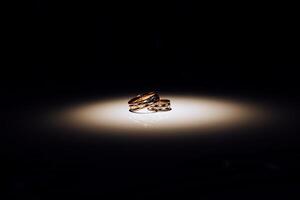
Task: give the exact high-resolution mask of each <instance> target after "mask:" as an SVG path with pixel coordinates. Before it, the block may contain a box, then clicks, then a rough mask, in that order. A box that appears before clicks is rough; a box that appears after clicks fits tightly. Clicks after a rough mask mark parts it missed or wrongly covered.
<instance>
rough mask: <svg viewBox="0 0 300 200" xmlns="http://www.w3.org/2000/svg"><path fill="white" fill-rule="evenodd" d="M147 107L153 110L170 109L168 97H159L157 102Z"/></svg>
mask: <svg viewBox="0 0 300 200" xmlns="http://www.w3.org/2000/svg"><path fill="white" fill-rule="evenodd" d="M147 109H148V110H149V111H155V112H158V111H170V110H172V108H171V103H170V100H169V99H160V100H159V101H158V102H156V103H154V104H152V105H151V106H149V107H148V108H147Z"/></svg>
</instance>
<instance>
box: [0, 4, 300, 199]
mask: <svg viewBox="0 0 300 200" xmlns="http://www.w3.org/2000/svg"><path fill="white" fill-rule="evenodd" d="M30 3H31V4H30V5H26V6H24V8H23V9H20V12H19V13H18V14H16V15H14V16H13V19H11V21H12V22H13V23H10V22H9V23H10V27H11V29H9V37H8V42H9V43H10V45H9V47H8V52H12V55H11V58H10V62H9V64H8V65H7V66H8V67H7V68H6V69H5V73H3V74H4V76H3V78H2V81H3V84H2V94H3V97H2V99H1V101H3V103H2V106H1V107H2V108H3V113H4V115H5V116H4V117H3V121H4V122H5V123H4V124H5V125H4V131H3V133H4V134H3V137H4V139H3V145H2V147H3V152H4V154H5V157H4V158H5V161H8V162H6V163H8V169H9V170H8V171H12V172H7V173H6V174H8V175H9V176H8V179H7V183H8V184H7V185H8V191H9V192H10V195H12V197H16V198H18V197H22V198H25V197H28V198H30V199H47V198H59V197H64V198H66V197H67V198H76V197H78V198H85V197H87V196H89V198H90V197H95V196H96V197H102V196H105V197H107V196H118V198H122V197H125V196H126V197H127V196H130V197H132V198H138V199H143V198H148V197H149V198H158V197H164V198H167V197H172V198H174V197H181V198H185V197H193V196H197V197H200V196H201V197H203V198H208V199H214V198H220V197H222V196H230V197H232V198H235V197H236V198H244V199H245V198H247V197H248V198H251V199H252V198H259V197H262V198H266V197H269V196H272V197H276V196H280V197H281V196H282V197H285V198H288V196H287V195H290V197H291V196H294V195H298V186H299V182H298V175H299V172H298V168H297V167H298V166H299V163H298V161H297V160H298V159H299V152H300V151H299V147H298V137H297V133H298V127H297V125H296V124H295V123H294V122H296V121H297V117H296V116H295V115H294V113H293V112H292V111H297V110H298V103H297V102H298V99H299V96H298V93H299V88H298V73H297V68H298V67H299V64H298V63H299V61H298V58H299V31H298V18H299V13H298V12H297V10H296V7H295V6H294V5H282V4H278V5H276V4H275V3H272V4H262V3H257V4H254V3H249V4H239V3H229V2H223V3H217V2H211V3H199V2H198V3H196V2H192V1H172V2H163V1H147V2H143V1H142V2H127V1H124V2H117V1H103V2H102V1H98V2H93V1H69V2H67V1H46V0H36V1H31V2H30ZM12 24H13V25H12ZM6 72H7V73H6ZM149 90H150V91H152V90H156V91H161V92H178V93H181V92H182V93H184V92H190V93H191V92H192V93H199V94H202V93H203V94H217V95H229V96H243V97H246V98H248V97H249V98H257V99H258V100H264V101H265V100H266V101H268V100H272V101H273V102H276V103H279V104H280V103H281V104H284V105H285V106H287V105H288V106H290V110H292V111H291V114H290V119H288V120H290V121H289V123H286V124H283V125H282V126H281V127H280V129H275V128H274V129H271V130H267V131H265V132H264V131H260V132H259V131H258V132H257V133H255V134H258V133H266V132H268V133H270V134H271V135H272V134H273V135H274V136H272V137H267V138H263V137H259V139H257V138H252V139H249V140H247V139H245V138H242V137H241V138H239V139H236V140H237V141H235V142H232V141H231V140H230V139H224V138H223V139H224V142H220V140H222V139H216V138H214V139H212V138H208V139H203V138H202V139H201V141H200V139H198V140H196V141H195V140H194V141H193V142H192V141H185V142H179V141H177V142H174V143H173V142H168V141H164V142H158V141H134V142H133V141H130V140H129V141H128V140H124V141H122V142H120V141H118V142H116V141H114V140H109V139H103V138H102V139H101V138H98V139H95V140H93V141H91V140H90V139H87V138H85V139H83V138H76V139H74V138H73V139H72V141H70V139H68V138H64V136H59V135H60V133H57V132H55V133H51V134H45V135H46V136H44V135H43V132H41V131H37V130H34V129H33V128H32V127H31V124H27V125H26V123H25V125H24V123H23V125H22V126H18V125H16V124H18V123H20V122H21V123H22V122H23V119H24V118H30V116H32V113H31V112H33V111H34V110H35V109H36V107H37V106H40V107H43V106H45V105H46V106H47V105H49V104H50V105H51V104H53V103H62V102H63V103H64V104H66V102H69V101H70V102H71V101H73V100H74V99H78V98H80V99H82V98H90V97H93V96H97V97H105V96H109V95H118V94H123V93H126V92H133V93H141V92H146V91H149ZM24 127H25V128H24ZM49 132H51V131H49ZM49 135H51V136H49ZM271 138H273V140H272V139H271ZM231 139H232V138H231ZM257 140H258V141H257ZM228 141H231V142H228ZM254 141H255V142H254ZM253 142H254V143H253ZM228 143H233V144H231V145H229V146H230V147H228ZM212 149H213V150H212ZM62 152H64V153H62ZM137 152H138V153H137ZM237 152H238V153H237ZM158 163H160V164H158ZM274 163H276V164H274ZM233 188H235V189H233Z"/></svg>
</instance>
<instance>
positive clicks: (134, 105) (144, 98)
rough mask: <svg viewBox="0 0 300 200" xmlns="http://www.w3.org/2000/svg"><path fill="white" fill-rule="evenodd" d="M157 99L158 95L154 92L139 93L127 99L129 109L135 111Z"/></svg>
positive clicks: (153, 102)
mask: <svg viewBox="0 0 300 200" xmlns="http://www.w3.org/2000/svg"><path fill="white" fill-rule="evenodd" d="M158 101H159V96H158V94H157V93H155V92H148V93H145V94H140V95H138V96H136V97H134V98H132V99H130V100H129V101H128V104H129V111H131V112H135V111H137V110H141V109H144V108H147V107H149V106H151V105H152V104H155V103H156V102H158Z"/></svg>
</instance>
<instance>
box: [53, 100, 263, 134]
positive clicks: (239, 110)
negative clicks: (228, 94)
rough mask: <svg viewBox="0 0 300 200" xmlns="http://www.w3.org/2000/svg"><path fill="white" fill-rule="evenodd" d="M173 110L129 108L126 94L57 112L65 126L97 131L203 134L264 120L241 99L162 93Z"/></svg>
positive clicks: (256, 123) (57, 118) (57, 121)
mask: <svg viewBox="0 0 300 200" xmlns="http://www.w3.org/2000/svg"><path fill="white" fill-rule="evenodd" d="M164 98H168V99H170V100H171V107H172V110H171V111H169V112H157V113H148V114H136V113H131V112H129V111H128V105H127V102H128V99H129V98H112V99H105V100H99V101H95V102H88V103H83V104H80V105H75V106H71V107H69V108H67V109H64V110H62V112H60V113H58V114H56V115H55V116H53V117H55V119H56V123H57V124H58V125H60V126H63V127H65V128H73V129H77V130H87V131H93V132H96V133H99V134H108V133H113V134H139V135H145V134H147V135H149V134H179V133H182V132H184V133H187V132H194V133H195V132H197V134H202V133H206V132H210V131H220V130H224V129H228V128H242V127H243V128H245V127H251V126H256V125H259V124H261V123H263V122H265V121H266V119H267V118H268V112H267V111H266V110H264V109H263V108H262V107H259V106H257V105H254V104H249V103H243V102H240V101H232V100H226V99H225V100H224V99H218V98H207V97H199V96H178V95H175V96H172V95H168V96H164Z"/></svg>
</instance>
